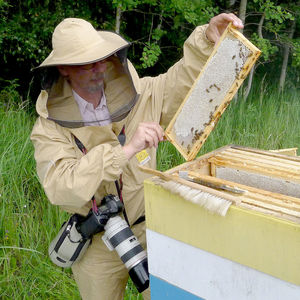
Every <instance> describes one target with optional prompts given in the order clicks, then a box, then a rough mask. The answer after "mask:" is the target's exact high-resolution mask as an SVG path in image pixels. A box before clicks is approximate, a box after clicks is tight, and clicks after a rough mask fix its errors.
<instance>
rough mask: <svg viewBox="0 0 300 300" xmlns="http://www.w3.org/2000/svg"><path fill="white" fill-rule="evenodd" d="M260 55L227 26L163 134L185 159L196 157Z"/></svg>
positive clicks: (256, 49) (249, 43) (258, 51)
mask: <svg viewBox="0 0 300 300" xmlns="http://www.w3.org/2000/svg"><path fill="white" fill-rule="evenodd" d="M260 53H261V52H260V50H259V49H258V48H256V47H255V46H254V45H253V44H252V43H251V42H250V41H248V40H247V39H246V38H245V37H244V36H243V35H242V34H241V33H240V32H239V31H238V30H236V29H235V28H234V27H233V26H232V25H231V24H229V25H228V27H227V28H226V30H225V31H224V33H223V35H222V36H221V38H220V40H219V42H218V44H217V45H216V47H215V48H214V50H213V52H212V54H211V55H210V57H209V59H208V60H207V62H206V64H205V66H204V68H203V69H202V71H201V72H200V74H199V76H198V77H197V79H196V80H195V82H194V84H193V86H192V88H191V89H190V91H189V92H188V94H187V95H186V97H185V99H184V101H183V103H182V104H181V106H180V107H179V109H178V111H177V112H176V114H175V116H174V117H173V119H172V120H171V122H170V124H169V126H168V127H167V129H166V131H165V135H166V137H167V139H168V140H169V141H170V142H171V143H172V144H173V145H174V146H175V147H176V148H177V149H178V151H179V152H180V153H181V154H182V155H183V157H184V158H185V159H186V160H188V161H190V160H193V159H194V158H195V157H196V155H197V153H198V152H199V150H200V148H201V146H202V145H203V144H204V142H205V140H206V139H207V137H208V135H209V134H210V132H211V131H212V130H213V129H214V127H215V126H216V124H217V122H218V121H219V119H220V117H221V115H222V114H223V112H224V111H225V109H226V108H227V106H228V105H229V103H230V101H231V100H232V98H233V96H234V95H235V93H236V92H237V90H238V88H239V87H240V86H241V84H242V82H243V81H244V79H245V78H246V76H247V75H248V73H249V71H250V70H251V68H252V67H253V65H254V63H255V61H256V60H257V59H258V57H259V55H260Z"/></svg>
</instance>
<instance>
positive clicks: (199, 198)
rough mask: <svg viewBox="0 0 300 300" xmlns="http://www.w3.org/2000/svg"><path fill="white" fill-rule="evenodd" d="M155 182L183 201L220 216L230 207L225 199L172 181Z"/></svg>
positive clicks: (229, 203)
mask: <svg viewBox="0 0 300 300" xmlns="http://www.w3.org/2000/svg"><path fill="white" fill-rule="evenodd" d="M155 182H156V183H157V184H159V185H160V186H162V187H163V188H165V189H166V190H168V191H170V192H171V193H174V194H179V195H180V196H181V197H182V198H184V199H185V200H187V201H189V202H193V203H195V204H198V205H200V206H202V207H204V208H206V209H207V210H208V211H210V212H212V213H215V214H218V215H221V216H225V215H226V213H227V210H228V208H229V207H230V205H231V202H230V201H228V200H226V199H223V198H220V197H217V196H214V195H212V194H209V193H206V192H202V191H200V190H196V189H192V188H190V187H188V186H185V185H183V184H180V183H177V182H174V181H162V180H159V181H155Z"/></svg>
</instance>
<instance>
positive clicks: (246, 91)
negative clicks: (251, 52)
mask: <svg viewBox="0 0 300 300" xmlns="http://www.w3.org/2000/svg"><path fill="white" fill-rule="evenodd" d="M264 20H265V14H262V16H261V18H260V21H259V24H258V28H257V34H258V36H259V37H260V38H263V35H262V26H263V24H264ZM254 70H255V65H254V66H253V67H252V69H251V71H250V74H249V76H248V84H247V87H246V90H245V93H244V100H245V101H246V100H247V98H248V96H249V93H250V90H251V87H252V82H253V76H254Z"/></svg>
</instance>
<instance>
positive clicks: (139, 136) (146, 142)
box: [123, 122, 164, 159]
mask: <svg viewBox="0 0 300 300" xmlns="http://www.w3.org/2000/svg"><path fill="white" fill-rule="evenodd" d="M163 137H164V131H163V129H162V128H161V127H160V125H159V124H158V123H155V122H144V123H140V124H139V126H138V128H137V130H136V132H135V133H134V135H133V137H132V139H131V140H130V142H129V143H128V144H126V145H125V146H124V147H123V151H124V152H125V155H126V156H127V158H128V159H130V158H131V157H132V156H134V155H135V154H136V153H138V152H140V151H142V150H144V149H146V148H152V147H155V148H157V146H158V143H159V142H160V141H163Z"/></svg>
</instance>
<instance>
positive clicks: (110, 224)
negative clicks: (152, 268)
mask: <svg viewBox="0 0 300 300" xmlns="http://www.w3.org/2000/svg"><path fill="white" fill-rule="evenodd" d="M104 230H105V233H104V235H103V237H102V239H103V241H104V243H105V244H106V246H107V247H108V248H109V249H110V250H111V251H112V250H116V251H117V253H118V255H119V257H120V258H121V260H122V261H123V263H124V264H125V266H126V268H127V270H128V272H129V276H130V277H131V279H132V281H133V283H134V285H135V286H136V288H137V290H138V291H139V293H141V292H143V291H144V290H145V289H147V288H148V286H149V272H148V260H147V253H146V251H145V250H144V249H143V247H142V246H141V244H140V242H139V241H138V239H137V237H136V236H135V235H134V234H133V232H132V230H131V229H130V227H129V226H128V225H127V223H126V221H125V220H123V219H122V218H121V217H120V216H115V217H112V218H110V219H109V220H108V221H107V223H106V225H105V227H104Z"/></svg>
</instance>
